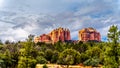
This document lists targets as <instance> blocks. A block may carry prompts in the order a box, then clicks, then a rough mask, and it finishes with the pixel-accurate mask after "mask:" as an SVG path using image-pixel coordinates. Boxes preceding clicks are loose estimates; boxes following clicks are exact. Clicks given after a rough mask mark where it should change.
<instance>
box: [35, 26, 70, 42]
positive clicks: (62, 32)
mask: <svg viewBox="0 0 120 68" xmlns="http://www.w3.org/2000/svg"><path fill="white" fill-rule="evenodd" d="M66 40H71V36H70V31H69V29H66V28H65V29H64V28H61V27H59V28H57V29H54V30H53V31H51V32H50V33H49V34H43V35H40V36H39V37H36V38H35V39H34V42H35V43H37V42H45V43H55V42H58V41H62V42H64V41H66Z"/></svg>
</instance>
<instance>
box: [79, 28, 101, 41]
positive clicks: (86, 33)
mask: <svg viewBox="0 0 120 68" xmlns="http://www.w3.org/2000/svg"><path fill="white" fill-rule="evenodd" d="M92 40H94V41H101V36H100V33H99V32H97V31H96V29H94V28H91V27H89V28H84V29H82V30H80V31H79V41H83V42H87V41H92Z"/></svg>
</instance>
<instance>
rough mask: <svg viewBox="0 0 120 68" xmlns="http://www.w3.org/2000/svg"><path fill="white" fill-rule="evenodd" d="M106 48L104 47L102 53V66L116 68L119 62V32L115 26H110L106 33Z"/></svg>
mask: <svg viewBox="0 0 120 68" xmlns="http://www.w3.org/2000/svg"><path fill="white" fill-rule="evenodd" d="M107 36H108V41H109V42H110V43H108V46H107V47H106V50H105V53H104V65H105V67H109V68H118V66H119V64H120V62H119V59H120V53H119V51H120V46H119V40H120V31H119V30H118V27H117V26H115V25H112V26H111V27H110V29H109V31H108V35H107Z"/></svg>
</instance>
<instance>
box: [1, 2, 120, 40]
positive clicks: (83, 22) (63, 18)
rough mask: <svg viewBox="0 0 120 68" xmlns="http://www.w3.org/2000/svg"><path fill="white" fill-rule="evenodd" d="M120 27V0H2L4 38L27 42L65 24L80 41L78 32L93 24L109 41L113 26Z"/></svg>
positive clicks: (75, 38)
mask: <svg viewBox="0 0 120 68" xmlns="http://www.w3.org/2000/svg"><path fill="white" fill-rule="evenodd" d="M113 24H115V25H117V26H118V28H119V29H120V0H0V39H1V40H2V41H6V40H10V41H19V40H21V41H23V40H25V39H26V38H27V37H28V35H30V34H33V35H35V36H39V35H41V34H44V33H49V32H50V31H51V30H53V29H55V28H58V27H63V28H68V29H69V30H70V32H71V38H72V39H73V40H78V31H79V30H81V29H83V28H87V27H93V28H95V29H96V30H97V31H98V32H100V33H101V39H102V41H107V32H108V29H109V28H110V26H111V25H113Z"/></svg>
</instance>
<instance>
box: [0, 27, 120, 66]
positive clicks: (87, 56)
mask: <svg viewBox="0 0 120 68" xmlns="http://www.w3.org/2000/svg"><path fill="white" fill-rule="evenodd" d="M119 33H120V31H119V30H118V28H117V26H114V25H113V26H111V27H110V29H109V32H108V39H109V42H91V41H90V42H79V43H68V42H67V43H66V42H61V41H59V42H57V43H55V44H46V43H42V42H39V43H37V44H35V43H34V42H33V37H34V35H29V36H28V39H27V40H26V41H24V42H21V41H19V42H16V43H13V42H10V41H8V40H7V41H6V42H5V44H3V43H2V42H1V41H0V67H2V68H35V65H36V64H38V63H39V64H45V65H44V66H43V68H48V67H47V66H46V63H54V64H57V63H58V64H64V65H67V68H68V67H69V65H75V64H80V63H83V64H84V65H86V66H88V65H90V66H98V65H99V64H101V65H103V68H118V66H120V34H119Z"/></svg>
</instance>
